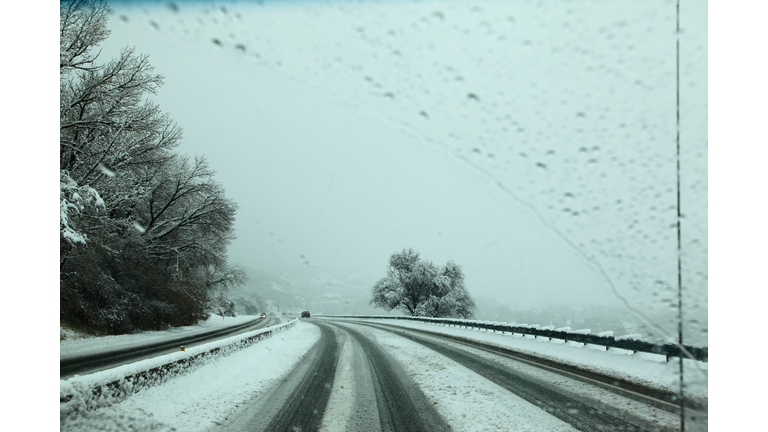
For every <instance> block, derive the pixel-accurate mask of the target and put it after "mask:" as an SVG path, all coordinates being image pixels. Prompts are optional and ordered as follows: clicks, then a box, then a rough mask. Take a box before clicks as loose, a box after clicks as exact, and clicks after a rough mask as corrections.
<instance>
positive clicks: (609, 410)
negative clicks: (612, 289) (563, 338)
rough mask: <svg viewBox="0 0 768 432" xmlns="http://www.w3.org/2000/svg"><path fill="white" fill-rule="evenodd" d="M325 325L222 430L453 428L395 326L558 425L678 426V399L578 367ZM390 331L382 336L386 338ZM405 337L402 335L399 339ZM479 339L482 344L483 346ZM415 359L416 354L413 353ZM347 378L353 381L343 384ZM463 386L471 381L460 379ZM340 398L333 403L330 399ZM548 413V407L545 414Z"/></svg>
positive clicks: (377, 329)
mask: <svg viewBox="0 0 768 432" xmlns="http://www.w3.org/2000/svg"><path fill="white" fill-rule="evenodd" d="M307 322H311V323H312V324H314V325H317V326H318V327H319V328H320V331H321V335H320V340H319V341H318V343H317V344H316V345H315V346H314V347H313V348H312V350H311V351H310V352H309V354H308V356H307V359H306V361H304V362H301V363H300V364H299V366H298V367H297V368H296V369H294V370H293V371H292V372H291V374H290V376H289V377H288V378H287V379H286V381H285V382H284V383H283V384H282V385H280V386H279V387H278V388H276V389H275V392H274V393H273V394H272V395H271V396H269V398H267V399H265V398H264V397H263V396H262V397H260V398H258V399H256V400H253V401H252V402H251V403H246V404H244V406H243V408H242V409H241V410H240V412H238V413H236V414H235V415H233V416H232V417H231V419H232V420H231V421H229V422H228V423H226V424H224V425H223V426H222V427H221V428H220V429H216V430H222V431H243V430H250V431H266V430H318V429H325V430H366V431H373V430H382V431H439V430H450V429H451V428H450V426H448V423H447V422H446V420H445V419H444V417H443V416H442V415H441V414H440V413H439V412H438V411H437V409H436V408H435V406H436V405H438V404H440V403H443V402H444V400H441V399H442V398H441V399H435V400H432V398H430V397H429V396H427V395H426V394H424V392H422V390H421V389H420V385H419V384H418V383H417V382H415V381H414V380H413V379H412V378H411V375H412V373H409V372H408V371H406V369H405V368H404V367H403V366H402V365H401V364H400V362H399V361H397V360H396V359H395V357H394V356H392V355H390V354H388V353H387V351H388V349H387V346H386V340H387V336H395V337H399V338H405V339H407V340H410V341H413V342H414V343H416V344H419V345H421V346H423V347H424V348H426V349H428V350H431V351H432V352H434V353H436V354H437V355H439V356H442V357H443V359H442V360H441V361H440V362H441V363H449V362H455V363H457V364H458V365H459V367H464V368H466V369H468V370H469V371H472V372H474V374H476V375H477V376H475V377H472V380H474V381H483V379H484V380H487V381H488V382H486V383H485V385H488V384H491V383H492V384H491V385H495V386H498V387H501V388H502V389H503V390H505V391H506V392H508V393H509V394H510V395H508V396H512V395H514V396H516V397H517V398H520V399H522V400H524V401H525V402H528V403H529V404H531V405H532V406H530V407H529V409H531V410H536V411H541V412H542V414H544V415H547V414H548V415H550V416H551V417H553V418H549V419H548V422H549V423H551V426H552V427H554V428H555V429H559V430H582V431H587V430H588V431H594V430H606V431H608V430H610V431H652V430H659V431H666V430H676V428H677V422H678V420H679V413H678V409H677V407H676V406H675V405H673V404H670V403H667V402H665V401H663V400H658V399H654V398H652V397H646V396H643V395H642V394H639V393H636V392H627V391H624V390H622V389H620V388H617V387H614V386H611V385H607V384H602V383H596V382H590V380H589V379H584V378H581V377H579V376H578V375H575V374H568V373H564V372H562V371H559V370H556V369H552V368H542V367H541V366H538V365H536V364H534V363H532V362H523V361H520V360H519V359H517V358H514V357H512V356H508V355H504V354H500V353H499V352H495V351H491V350H485V349H483V348H482V347H481V345H480V344H478V345H477V346H475V347H472V346H467V345H466V344H461V343H456V342H455V341H450V340H446V339H445V338H442V337H436V336H425V335H423V334H418V333H417V332H415V331H412V330H410V331H409V330H404V329H392V328H391V327H387V326H384V325H375V324H370V323H365V324H364V323H354V322H349V321H341V322H340V321H334V320H330V319H323V320H312V321H307ZM380 341H382V342H383V343H380ZM397 344H398V345H400V346H402V341H401V342H399V343H397ZM478 347H479V348H478ZM411 363H413V362H411ZM341 382H344V383H345V384H341ZM454 385H455V386H457V387H459V388H460V387H462V386H464V383H463V382H461V381H459V380H457V381H456V382H455V384H454ZM331 398H333V403H331V404H329V401H330V400H331ZM545 413H546V414H545Z"/></svg>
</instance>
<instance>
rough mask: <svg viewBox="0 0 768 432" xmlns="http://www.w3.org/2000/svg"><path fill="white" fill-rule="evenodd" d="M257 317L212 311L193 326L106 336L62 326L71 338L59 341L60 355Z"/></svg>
mask: <svg viewBox="0 0 768 432" xmlns="http://www.w3.org/2000/svg"><path fill="white" fill-rule="evenodd" d="M254 319H258V316H255V315H242V316H238V317H226V318H222V317H221V316H219V315H211V316H210V318H208V319H207V320H205V321H201V322H200V324H197V325H193V326H185V327H176V328H174V329H171V330H164V331H146V332H141V333H135V334H129V335H119V336H102V337H77V336H75V335H74V334H73V333H72V332H69V331H67V330H65V329H63V328H61V329H60V332H61V333H62V334H65V335H67V339H64V340H62V341H61V342H60V343H59V357H60V358H61V359H65V358H70V357H79V356H83V355H89V354H96V353H100V352H107V351H114V350H119V349H124V348H130V347H136V346H140V345H144V344H148V343H152V342H160V341H163V340H168V339H175V338H178V337H182V336H193V335H195V334H199V333H203V332H206V331H210V330H214V329H219V328H224V327H231V326H236V325H239V324H244V323H246V322H248V321H251V320H254Z"/></svg>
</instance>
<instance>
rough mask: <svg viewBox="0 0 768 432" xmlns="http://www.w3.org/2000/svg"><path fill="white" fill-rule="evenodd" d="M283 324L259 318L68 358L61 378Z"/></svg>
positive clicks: (64, 362)
mask: <svg viewBox="0 0 768 432" xmlns="http://www.w3.org/2000/svg"><path fill="white" fill-rule="evenodd" d="M279 323H280V319H279V318H276V317H272V316H270V317H267V318H257V319H254V320H252V321H248V322H246V323H243V324H240V325H236V326H231V327H225V328H219V329H215V330H210V331H207V332H202V333H194V334H188V335H184V336H179V337H178V338H175V339H172V340H164V341H162V342H156V343H151V344H145V345H141V346H138V347H137V346H131V347H129V348H122V349H116V350H112V351H109V352H102V353H98V354H93V355H86V356H78V357H68V358H64V359H61V360H60V361H59V378H60V379H67V378H69V377H71V376H74V375H85V374H89V373H94V372H98V371H101V370H105V369H109V368H113V367H117V366H120V365H124V364H128V363H133V362H136V361H139V360H143V359H146V358H150V357H155V356H159V355H163V354H169V353H172V352H176V351H179V349H180V347H181V346H182V345H183V346H187V347H192V346H195V345H200V344H203V343H206V342H211V341H214V340H217V339H221V338H225V337H229V336H234V335H237V334H240V333H244V332H247V331H251V330H256V329H259V328H262V327H266V326H268V325H275V324H279Z"/></svg>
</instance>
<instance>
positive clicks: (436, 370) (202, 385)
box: [60, 317, 707, 432]
mask: <svg viewBox="0 0 768 432" xmlns="http://www.w3.org/2000/svg"><path fill="white" fill-rule="evenodd" d="M219 319H221V318H220V317H219ZM244 319H245V318H243V320H244ZM227 320H232V322H233V323H234V322H236V320H235V319H230V318H227V319H225V320H221V321H222V324H223V323H226V321H227ZM209 321H210V322H208V323H206V324H205V325H204V326H205V327H206V330H207V329H208V328H210V327H212V326H215V325H216V324H217V320H216V319H215V318H214V319H213V320H209ZM361 321H362V320H361ZM366 321H370V322H374V323H380V324H386V325H396V326H401V327H407V328H414V329H422V330H428V331H432V332H436V333H445V334H451V335H457V336H462V337H465V338H468V339H473V340H477V341H481V342H485V343H490V344H493V345H497V346H502V347H510V348H513V349H515V350H518V351H521V352H526V353H530V354H535V355H537V356H540V357H544V358H549V359H556V360H558V361H561V362H563V363H567V364H572V365H575V366H580V367H585V368H588V369H591V370H595V371H598V372H601V373H604V374H607V375H609V376H616V377H621V378H624V379H630V380H632V381H636V382H638V383H642V384H645V385H648V386H651V387H657V388H663V389H668V390H673V391H675V390H677V387H676V386H677V368H678V363H677V362H676V361H674V362H669V363H667V362H665V360H664V357H663V356H658V355H653V354H646V353H637V354H632V355H630V354H631V353H630V352H628V351H624V350H616V349H609V350H608V351H605V350H604V347H596V348H601V350H596V349H590V348H589V347H590V346H589V345H587V346H586V347H585V346H584V345H583V344H576V343H572V342H567V343H563V341H558V340H552V341H547V340H546V338H533V339H529V338H524V337H520V336H519V335H510V334H503V335H502V334H501V333H494V332H491V331H478V330H474V329H467V328H456V327H448V326H443V325H434V324H427V323H419V322H413V321H405V320H403V321H400V320H386V321H385V320H376V319H369V320H366ZM222 324H219V325H222ZM227 324H229V323H227ZM350 324H351V320H350ZM358 328H359V329H361V331H363V332H365V333H368V334H372V335H375V338H376V339H377V340H378V342H379V343H380V344H382V345H383V346H384V348H385V349H386V351H387V352H389V353H390V354H391V355H392V356H394V357H395V358H396V359H397V360H398V361H399V362H400V363H402V364H403V366H404V368H405V369H406V370H407V371H408V373H409V374H410V376H411V378H412V379H414V381H416V383H417V384H418V385H419V386H420V388H421V390H422V391H423V392H424V394H425V395H426V396H427V397H428V398H429V399H430V400H432V401H433V402H435V407H436V408H437V409H438V411H439V412H440V413H441V415H443V416H444V417H445V418H446V420H447V421H448V422H449V424H451V425H452V426H453V427H454V429H455V430H463V431H464V430H466V431H480V430H516V431H538V430H552V431H570V430H573V429H572V428H571V426H569V425H567V424H565V423H563V422H562V421H560V420H558V419H557V418H555V417H553V416H551V415H549V414H547V413H546V412H545V411H542V410H541V409H538V408H535V407H534V406H532V405H531V404H529V403H528V402H525V401H524V400H523V399H521V398H519V397H518V396H516V395H514V394H512V393H510V392H508V391H506V390H504V389H503V388H501V387H499V386H498V385H496V384H494V383H492V382H491V381H489V380H487V379H485V378H483V377H482V376H480V375H478V374H476V373H474V372H472V371H470V370H468V369H466V368H464V367H462V366H460V365H459V364H457V363H455V362H454V361H452V360H450V359H448V358H446V357H444V356H442V355H440V354H437V353H435V352H433V351H431V350H429V349H427V348H425V347H423V346H422V345H420V344H418V343H415V342H412V341H409V340H406V339H404V338H401V337H399V336H396V335H393V334H391V333H389V332H384V331H380V330H373V329H370V328H368V327H363V326H359V327H358ZM182 331H200V328H197V329H194V330H193V329H179V330H175V331H170V332H152V333H153V334H152V335H150V336H152V337H153V338H154V339H159V338H162V337H177V336H178V334H179V332H182ZM259 331H262V330H257V331H255V332H259ZM155 333H156V334H155ZM163 334H164V336H163ZM319 334H320V332H319V330H318V328H317V327H316V326H314V325H311V324H309V323H307V322H304V321H299V322H296V323H295V325H294V326H293V327H292V328H290V329H288V330H285V331H282V332H280V333H276V334H275V336H273V337H272V338H269V339H266V340H263V341H260V342H259V343H257V344H255V345H253V346H251V347H249V348H246V349H243V350H240V351H236V352H233V353H231V354H229V355H227V356H223V357H217V358H214V359H212V360H211V361H209V362H207V363H205V364H203V365H201V366H199V367H197V368H195V369H194V370H192V371H191V372H189V373H185V374H181V375H178V376H176V377H175V378H173V379H170V380H168V381H167V382H165V383H164V384H162V385H157V386H153V387H146V388H142V389H140V390H138V391H137V392H136V393H135V394H133V395H131V396H130V397H128V398H126V399H124V400H122V401H117V402H115V401H113V403H111V404H105V405H104V406H103V407H102V408H100V409H98V410H95V411H87V412H85V413H82V411H81V413H80V414H73V413H72V407H71V406H69V407H67V404H66V403H63V404H60V415H61V420H60V427H61V430H67V431H70V430H71V431H75V430H78V431H80V430H101V431H118V430H158V431H165V430H177V431H179V430H183V431H191V432H195V431H206V430H207V429H209V428H210V427H211V426H215V425H217V424H220V423H222V422H223V421H225V419H226V418H227V416H228V415H230V414H231V413H233V412H234V411H235V410H237V409H238V408H239V407H240V406H241V405H242V404H244V403H246V402H248V401H249V400H250V399H251V398H254V397H259V395H265V394H266V392H267V390H268V389H269V388H270V387H271V386H274V385H277V384H278V383H279V382H280V381H281V379H282V378H283V377H284V376H285V375H286V374H287V373H288V372H289V371H290V370H291V369H292V368H293V367H294V366H295V365H296V364H297V363H298V361H299V360H300V359H301V358H302V356H303V355H304V354H305V353H306V352H307V351H308V350H309V348H310V347H311V346H312V345H313V344H314V343H315V342H316V341H317V340H318V338H319ZM146 337H147V336H146V335H145V336H144V338H143V339H141V338H137V337H136V335H132V336H123V337H110V338H93V339H94V340H93V341H88V340H82V341H78V340H73V341H69V342H68V343H67V344H66V345H70V348H69V351H68V352H76V351H77V350H75V349H74V347H77V348H83V349H87V350H89V351H93V350H96V349H97V348H96V346H98V340H100V339H102V340H105V341H109V342H108V343H105V344H101V346H102V348H104V349H114V347H116V346H126V344H135V343H137V341H138V340H144V341H146ZM230 339H237V338H230ZM216 343H217V344H225V343H227V342H226V340H224V341H217V342H216ZM62 344H64V343H63V342H62ZM206 349H210V346H209V344H206V345H203V346H198V347H192V348H189V349H188V350H187V351H185V352H178V353H173V354H169V355H167V356H161V358H156V359H149V360H144V361H142V362H137V363H134V364H131V365H125V366H121V367H119V368H114V369H110V370H108V371H103V372H98V373H95V374H90V375H86V376H82V377H73V378H71V379H69V380H64V381H61V383H60V392H61V394H62V395H64V394H67V393H68V392H69V393H71V392H72V391H73V389H74V390H77V389H78V388H91V387H92V386H94V385H98V384H103V383H106V382H109V381H110V380H115V379H119V377H120V376H125V375H126V374H130V373H134V372H136V371H138V370H145V369H146V368H148V367H152V366H153V365H155V364H161V363H162V362H166V361H169V360H173V359H176V358H177V357H178V358H181V357H184V356H189V355H194V354H195V353H197V352H198V351H203V350H206ZM350 349H351V347H350V346H349V344H344V345H343V348H342V352H341V353H340V363H339V369H338V370H337V378H336V382H335V384H334V392H332V394H331V399H330V403H329V409H328V411H327V413H328V417H327V418H325V419H324V424H323V430H329V431H330V430H336V429H337V428H342V429H343V428H344V427H345V426H348V425H349V424H348V423H347V421H348V419H347V417H348V416H349V413H350V407H353V406H354V401H353V402H352V403H351V402H350V401H349V400H347V399H348V398H349V396H350V394H351V392H349V391H346V392H337V391H336V389H337V388H341V387H342V386H344V387H346V386H354V385H355V383H354V380H353V379H352V376H353V371H352V370H351V369H349V368H348V367H345V362H347V361H348V359H350V358H351V357H352V352H351V351H350ZM475 353H476V354H478V355H486V356H487V355H488V354H483V353H482V352H480V351H476V350H475ZM501 363H504V361H502V362H501ZM693 363H696V365H695V367H694V365H693ZM686 367H687V368H688V369H687V370H688V371H689V372H688V373H687V374H686V380H687V381H688V382H689V383H693V384H694V387H693V388H692V389H689V390H688V391H689V392H693V393H695V394H696V395H697V396H699V397H703V398H706V396H707V364H706V363H701V362H686ZM696 368H698V369H696ZM537 373H541V374H546V373H547V372H537ZM560 381H562V382H563V383H564V385H567V386H569V389H570V390H571V391H574V392H581V393H584V394H587V393H588V392H589V390H588V389H585V388H582V387H580V386H582V384H580V383H577V382H573V381H572V380H571V381H569V380H568V379H562V378H561V379H560ZM594 397H599V396H594ZM614 399H616V398H614ZM630 402H631V401H630ZM606 403H616V402H612V401H611V400H609V401H607V402H606ZM621 403H625V402H623V400H622V402H621ZM654 420H655V418H654ZM130 428H133V429H130Z"/></svg>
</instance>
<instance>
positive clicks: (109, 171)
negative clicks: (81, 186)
mask: <svg viewBox="0 0 768 432" xmlns="http://www.w3.org/2000/svg"><path fill="white" fill-rule="evenodd" d="M99 171H101V172H102V173H103V174H104V175H105V176H107V177H114V176H116V175H117V171H115V169H114V168H112V167H111V166H109V164H107V163H106V162H101V163H99Z"/></svg>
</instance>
